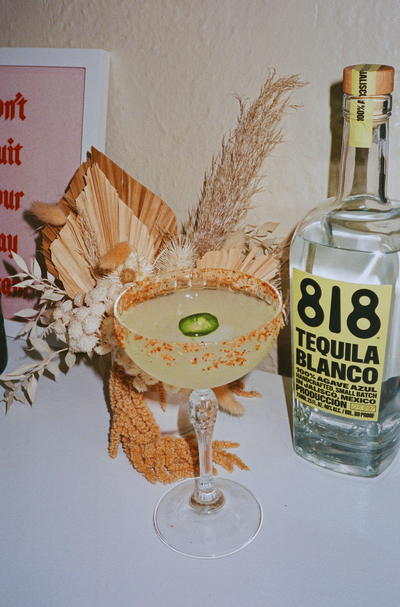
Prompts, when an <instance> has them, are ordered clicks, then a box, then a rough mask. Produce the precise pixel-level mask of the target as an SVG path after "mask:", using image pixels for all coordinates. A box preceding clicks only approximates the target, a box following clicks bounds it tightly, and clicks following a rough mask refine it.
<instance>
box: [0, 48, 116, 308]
mask: <svg viewBox="0 0 400 607" xmlns="http://www.w3.org/2000/svg"><path fill="white" fill-rule="evenodd" d="M108 74H109V53H107V52H106V51H102V50H97V49H28V48H22V49H17V48H0V290H1V293H2V306H3V314H4V318H6V319H11V318H12V317H13V315H14V314H15V312H17V311H18V310H21V309H22V308H26V307H32V301H30V298H31V297H32V294H30V293H29V292H28V290H27V289H20V288H18V287H17V286H15V282H16V280H15V279H12V278H10V276H11V275H12V274H15V273H17V272H18V268H17V266H16V265H15V264H14V263H13V260H12V255H11V251H15V252H16V253H18V254H19V255H20V256H21V257H23V258H24V259H25V261H27V262H29V260H30V259H31V258H32V257H34V256H35V252H36V248H37V244H36V240H37V238H38V233H37V231H36V229H35V227H34V226H35V223H34V222H33V221H32V217H31V215H30V212H29V209H30V207H31V205H32V203H33V202H35V201H41V202H47V203H56V202H58V201H59V200H60V199H61V198H62V196H63V194H64V191H65V189H66V188H67V186H68V183H69V182H70V180H71V179H72V177H73V175H74V173H75V172H76V170H77V169H78V168H79V166H80V165H81V163H82V162H84V161H85V160H86V158H87V153H88V151H89V150H90V148H91V146H94V147H96V148H97V149H98V150H100V151H104V146H105V134H106V114H107V92H108ZM24 299H26V300H27V301H26V302H25V304H27V305H25V304H24Z"/></svg>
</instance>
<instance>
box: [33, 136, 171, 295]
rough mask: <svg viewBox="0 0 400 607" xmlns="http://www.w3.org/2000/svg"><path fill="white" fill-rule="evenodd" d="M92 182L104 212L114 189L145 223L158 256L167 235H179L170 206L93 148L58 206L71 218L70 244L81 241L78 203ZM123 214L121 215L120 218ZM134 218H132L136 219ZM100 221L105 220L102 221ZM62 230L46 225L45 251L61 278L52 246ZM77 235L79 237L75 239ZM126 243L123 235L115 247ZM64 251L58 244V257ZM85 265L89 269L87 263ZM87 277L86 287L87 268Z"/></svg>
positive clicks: (51, 269)
mask: <svg viewBox="0 0 400 607" xmlns="http://www.w3.org/2000/svg"><path fill="white" fill-rule="evenodd" d="M96 165H97V167H98V169H99V170H100V171H98V170H95V173H94V174H93V172H92V169H93V167H94V166H96ZM100 173H102V174H103V176H104V177H105V179H106V180H107V182H108V184H106V183H105V181H104V179H102V178H101V176H100ZM88 175H90V176H91V177H89V176H88ZM89 180H90V181H92V182H93V183H92V190H94V195H95V196H96V195H97V202H98V204H99V205H101V208H102V209H106V207H107V204H106V200H107V198H105V197H107V195H108V194H111V195H112V197H113V199H115V193H114V192H113V190H115V192H116V194H117V197H118V199H119V201H120V202H122V203H124V205H125V206H126V207H127V208H128V209H129V210H130V211H131V213H132V215H133V216H135V217H136V218H137V219H138V220H139V221H140V222H141V223H142V224H144V226H146V228H147V230H148V233H149V235H150V236H151V238H152V240H153V246H154V254H156V253H157V252H158V250H159V248H160V246H161V243H162V241H163V238H164V237H165V235H166V234H169V235H171V234H176V233H177V223H176V218H175V215H174V213H173V211H172V210H171V209H170V207H169V206H168V205H167V204H166V203H165V202H163V201H162V200H161V198H159V197H158V196H156V195H155V194H154V193H153V192H151V191H150V190H149V189H148V188H146V187H145V186H143V185H141V184H140V183H139V182H138V181H136V180H135V179H133V177H130V175H128V174H127V173H125V171H123V170H122V169H121V168H120V167H118V166H117V165H116V164H115V163H114V162H112V160H110V159H109V158H107V156H105V155H104V154H102V153H101V152H99V151H98V150H96V149H95V148H93V147H92V149H91V156H90V159H88V160H87V161H86V162H84V163H83V164H82V165H81V166H80V168H79V169H78V171H77V172H76V173H75V175H74V177H73V179H72V181H71V183H70V184H69V187H68V189H67V191H66V192H65V194H64V196H63V198H62V199H61V200H60V201H59V203H58V205H57V206H58V207H60V209H61V210H62V211H63V212H64V214H65V215H66V218H67V217H68V225H69V231H68V234H69V235H68V236H67V234H66V233H65V234H64V238H65V239H66V242H67V240H68V239H69V238H71V239H72V240H71V241H70V240H68V244H69V245H70V244H72V243H73V241H74V240H76V239H77V232H78V231H81V229H79V230H78V226H77V224H76V223H74V220H76V218H77V216H78V211H79V209H78V208H77V201H78V199H79V197H80V195H81V193H82V192H83V191H84V190H85V188H86V187H87V185H88V181H89ZM110 186H111V187H110ZM92 193H93V192H92ZM89 195H90V194H89ZM102 196H103V197H102ZM86 197H87V192H86ZM84 198H85V197H84V196H83V197H82V198H81V199H80V210H81V211H82V209H83V210H84V208H85V206H86V201H85V199H84ZM91 200H92V209H93V205H95V204H96V202H94V203H93V196H92V198H91ZM33 211H34V212H36V210H35V207H33ZM119 212H120V213H121V214H122V215H124V211H123V210H122V207H121V205H119ZM86 215H87V213H86ZM122 215H120V217H121V216H122ZM132 215H130V216H129V217H132ZM39 216H40V214H39ZM92 217H93V213H92ZM100 217H101V215H100ZM66 221H67V219H66ZM81 221H82V220H81V219H79V222H80V223H81ZM99 221H101V220H100V219H99ZM130 221H132V220H130ZM113 225H114V224H113ZM92 227H93V226H92ZM62 229H63V227H62V226H55V225H50V224H49V223H47V222H46V226H45V227H44V228H43V230H42V252H43V255H44V258H45V261H46V265H47V268H48V270H49V271H50V272H51V273H52V274H53V275H54V276H56V277H59V272H58V270H57V267H56V264H54V263H53V260H52V250H51V246H52V244H53V243H54V241H55V240H56V239H57V238H58V236H59V234H60V232H61V230H62ZM136 229H137V226H136ZM74 233H75V235H74V236H72V234H74ZM114 235H115V233H114ZM78 240H79V239H78ZM124 240H126V238H124V237H122V235H121V239H120V240H116V241H115V242H114V243H113V244H116V243H117V242H123V241H124ZM131 244H133V243H131ZM80 247H81V244H79V248H80ZM61 248H62V247H61V246H59V245H55V247H54V251H57V253H56V252H54V255H55V256H56V255H57V254H58V253H59V251H58V249H61ZM82 253H83V257H84V259H86V260H87V259H88V257H87V255H88V251H85V247H83V248H82ZM85 265H86V266H87V263H86V264H85ZM83 276H84V277H85V278H83V279H82V280H83V284H86V281H87V280H88V279H87V267H86V269H85V268H83ZM89 282H90V281H89Z"/></svg>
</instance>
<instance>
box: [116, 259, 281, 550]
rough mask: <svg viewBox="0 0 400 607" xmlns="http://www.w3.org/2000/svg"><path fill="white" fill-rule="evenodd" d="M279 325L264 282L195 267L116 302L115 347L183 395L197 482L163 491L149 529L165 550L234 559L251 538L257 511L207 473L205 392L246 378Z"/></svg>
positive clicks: (212, 407) (243, 492)
mask: <svg viewBox="0 0 400 607" xmlns="http://www.w3.org/2000/svg"><path fill="white" fill-rule="evenodd" d="M281 325H282V301H281V297H280V295H279V293H278V292H277V291H276V289H275V288H274V287H272V286H271V285H270V284H269V283H267V282H265V281H263V280H260V279H259V278H256V277H254V276H250V275H247V274H242V273H240V272H235V271H232V270H222V269H195V270H188V271H181V272H175V273H171V274H168V275H167V274H166V275H160V276H156V277H154V278H147V279H145V280H143V281H140V282H138V283H136V284H135V285H133V286H131V287H130V288H128V289H127V290H126V291H124V293H122V295H121V296H120V297H119V298H118V300H117V302H116V304H115V333H116V336H117V338H118V341H119V343H120V344H121V346H122V347H123V348H125V351H126V352H127V354H128V355H129V356H130V357H131V358H132V360H133V361H134V362H135V363H136V364H138V365H139V367H140V368H141V369H143V370H144V371H146V372H147V373H149V374H150V375H151V376H153V377H155V378H156V379H158V380H160V381H162V382H165V383H167V384H171V385H174V386H177V387H180V388H191V389H193V392H192V394H191V396H190V400H189V413H190V418H191V421H192V423H193V427H194V430H195V432H196V436H197V440H198V445H199V457H200V477H199V478H198V479H196V481H193V480H189V481H184V482H182V483H180V484H179V485H177V486H176V487H174V488H173V489H171V490H170V491H169V492H168V493H167V494H166V495H165V496H164V497H163V498H162V500H161V501H160V503H159V504H158V506H157V508H156V511H155V515H154V524H155V527H156V531H157V533H158V535H159V537H160V538H161V539H162V541H164V543H165V544H167V545H168V546H169V547H170V548H172V549H173V550H176V551H177V552H180V553H182V554H185V555H188V556H193V557H197V558H215V557H219V556H226V555H228V554H232V553H233V552H237V551H238V550H240V549H241V548H243V547H244V546H246V545H247V544H248V543H249V542H250V541H252V539H254V537H255V536H256V534H257V533H258V531H259V529H260V527H261V522H262V509H261V505H260V504H259V502H258V501H257V500H256V498H255V497H254V495H253V494H252V493H251V492H250V491H249V490H248V489H246V488H245V487H243V486H242V485H239V484H238V483H235V482H234V481H230V480H226V479H218V483H215V479H214V477H213V474H212V451H211V448H212V447H211V445H212V432H213V427H214V423H215V419H216V414H217V406H218V404H217V400H216V398H215V395H214V393H213V391H212V390H211V388H213V387H217V386H222V385H224V384H227V383H229V382H231V381H234V380H235V379H238V378H239V377H242V376H243V375H245V374H246V373H248V372H249V371H251V370H252V369H253V368H254V367H256V366H257V364H258V363H259V362H260V361H261V360H262V359H263V358H264V357H265V356H266V354H267V353H268V352H269V350H270V349H271V347H272V345H273V344H274V342H275V340H276V338H277V335H278V333H279V330H280V328H281Z"/></svg>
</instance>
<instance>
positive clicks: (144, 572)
mask: <svg viewBox="0 0 400 607" xmlns="http://www.w3.org/2000/svg"><path fill="white" fill-rule="evenodd" d="M9 345H10V363H9V367H8V369H9V370H12V369H13V368H16V367H17V365H20V364H22V363H21V360H23V359H24V354H23V352H22V350H21V347H20V345H19V344H18V343H16V342H12V340H10V344H9ZM246 387H247V388H248V389H256V390H259V391H260V392H261V393H262V399H241V402H242V403H243V404H244V405H245V407H246V410H247V411H246V414H245V415H244V417H242V418H240V419H237V418H232V417H229V416H228V415H226V414H223V413H220V414H219V417H218V420H217V425H216V429H215V434H214V438H217V439H226V440H233V441H236V440H237V441H238V442H240V443H241V447H240V448H239V449H238V450H237V453H238V455H239V456H240V457H242V459H243V460H244V461H245V462H246V463H247V464H248V465H249V466H250V468H251V471H250V472H244V471H236V472H234V473H233V474H232V475H229V474H228V473H225V472H224V471H223V470H222V469H220V475H221V476H230V477H231V478H232V479H234V480H236V481H238V482H241V483H243V484H245V485H246V486H247V487H249V488H250V489H251V490H252V491H253V492H254V493H255V494H256V495H257V496H258V498H259V499H260V501H261V503H262V505H263V510H264V523H263V527H262V529H261V532H260V533H259V535H258V536H257V538H256V539H255V540H254V542H253V543H252V544H250V545H249V546H248V547H247V548H245V549H244V550H242V551H240V552H238V553H236V554H234V555H232V556H229V557H226V558H221V559H216V560H198V559H191V558H187V557H184V556H181V555H179V554H177V553H175V552H173V551H171V550H170V549H168V548H167V547H166V546H164V544H163V543H162V542H161V541H160V540H159V539H158V538H157V536H156V534H155V532H154V530H153V523H152V514H153V509H154V507H155V505H156V504H157V502H158V500H159V498H160V497H161V496H162V495H163V494H164V493H165V491H166V490H167V488H166V486H164V485H161V484H158V485H151V484H150V483H148V482H147V481H146V480H145V479H144V478H143V477H142V476H141V475H139V474H138V473H137V472H136V471H135V470H134V469H133V468H132V467H131V465H130V464H129V462H128V460H127V459H126V457H125V455H124V453H123V452H122V449H121V448H120V451H119V454H118V457H117V458H116V459H111V458H110V457H109V455H108V452H107V438H108V432H109V421H110V416H109V412H108V410H107V406H106V403H105V398H104V387H103V382H102V380H101V379H100V377H99V376H98V375H97V374H96V372H95V370H94V369H93V368H92V367H90V366H87V365H85V364H82V363H81V364H80V365H79V366H77V367H74V368H73V369H72V370H71V371H70V372H69V373H68V375H67V376H61V377H60V378H59V380H58V381H57V383H55V382H54V381H51V380H50V379H42V380H41V381H40V384H39V392H38V396H37V399H36V402H35V404H34V406H33V407H30V406H29V405H22V404H20V403H16V404H14V405H13V406H12V408H11V410H10V411H9V413H8V414H7V415H6V416H4V414H2V416H1V417H0V446H1V453H0V605H1V607H103V606H104V607H128V606H129V607H136V606H138V607H158V606H160V605H163V606H164V605H165V606H169V605H171V606H172V605H174V606H181V605H182V606H183V605H190V606H191V607H200V606H201V607H205V606H207V605H219V606H222V607H225V606H226V607H236V606H238V607H239V606H240V607H241V606H243V607H244V606H247V605H261V606H262V607H264V606H274V607H281V606H282V607H291V606H296V607H302V606H304V607H305V606H307V607H314V606H315V607H330V606H340V607H347V606H354V607H378V606H385V607H398V606H399V605H400V592H399V591H400V504H399V502H400V499H399V498H400V461H399V458H397V459H396V460H395V462H394V464H392V466H391V467H390V468H389V469H388V470H387V471H385V472H384V473H383V474H382V475H381V476H379V477H378V478H375V479H361V478H355V477H347V476H343V475H339V474H336V473H333V472H329V471H326V470H323V469H321V468H319V467H317V466H314V465H313V464H309V463H308V462H306V461H304V460H302V459H301V458H300V457H298V456H297V455H295V453H294V452H293V448H292V439H291V431H290V424H289V420H288V414H287V404H286V398H287V395H288V393H289V391H290V386H289V385H288V380H285V379H282V377H279V376H277V375H271V374H268V373H264V372H260V371H253V372H252V373H251V374H250V375H249V376H248V377H247V380H246ZM285 393H286V398H285ZM2 406H3V405H2Z"/></svg>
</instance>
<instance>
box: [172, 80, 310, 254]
mask: <svg viewBox="0 0 400 607" xmlns="http://www.w3.org/2000/svg"><path fill="white" fill-rule="evenodd" d="M304 84H305V83H304V82H302V81H301V80H300V78H299V76H297V75H294V76H287V77H282V78H276V77H275V72H274V71H271V72H270V75H269V77H268V79H267V81H266V83H265V84H264V86H263V87H262V89H261V92H260V95H259V97H258V98H257V99H256V100H255V101H254V102H253V103H252V104H251V105H250V107H248V108H247V107H246V104H245V102H244V101H242V100H241V99H239V103H240V113H239V116H238V120H237V125H236V128H235V129H234V131H233V132H232V133H230V134H229V136H228V137H227V138H226V139H225V138H224V139H223V141H222V150H221V152H220V153H219V154H218V155H217V156H216V157H214V158H213V159H212V163H211V168H210V170H209V171H208V172H207V173H206V175H205V178H204V184H203V190H202V193H201V196H200V200H199V203H198V205H197V207H196V209H195V210H194V211H193V212H192V213H190V214H189V219H188V221H187V222H186V224H184V225H183V233H184V234H186V235H187V236H188V238H189V239H190V241H191V242H192V243H193V244H194V245H195V247H196V251H197V254H198V256H200V257H201V256H202V255H204V253H206V252H207V251H212V250H219V249H221V247H222V246H223V244H224V241H225V240H226V238H227V236H228V234H230V233H231V232H233V231H234V229H235V227H236V226H237V225H238V224H239V223H240V221H241V220H242V219H243V218H244V216H245V214H246V212H247V211H248V210H249V208H251V198H252V196H253V195H254V194H256V193H257V192H258V191H259V185H260V181H261V179H262V177H263V176H262V174H261V169H262V165H263V162H264V160H265V159H266V158H267V157H268V156H270V155H271V153H272V151H273V150H274V148H275V147H276V145H277V144H278V143H281V142H282V141H283V130H282V126H281V121H282V118H283V117H284V115H285V114H286V113H287V112H288V110H289V109H291V108H294V107H296V106H294V105H292V104H291V96H292V94H293V92H294V91H296V90H297V89H299V88H300V87H302V86H304Z"/></svg>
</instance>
